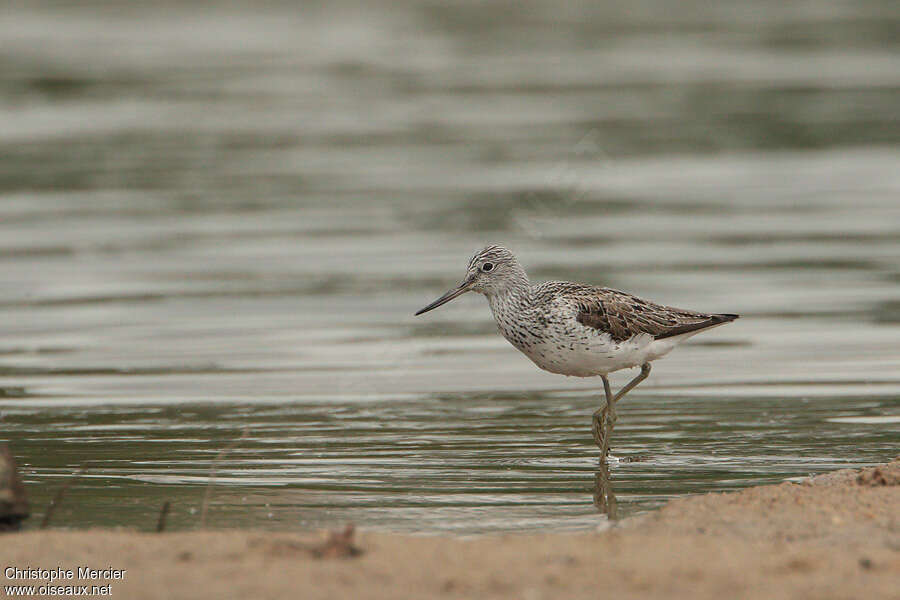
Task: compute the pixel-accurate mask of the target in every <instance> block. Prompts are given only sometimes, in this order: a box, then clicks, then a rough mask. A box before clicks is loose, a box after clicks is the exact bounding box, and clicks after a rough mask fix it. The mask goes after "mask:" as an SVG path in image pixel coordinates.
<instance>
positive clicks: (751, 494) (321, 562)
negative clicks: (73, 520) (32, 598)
mask: <svg viewBox="0 0 900 600" xmlns="http://www.w3.org/2000/svg"><path fill="white" fill-rule="evenodd" d="M898 509H900V458H898V459H895V460H894V461H893V462H891V463H889V464H887V465H882V466H880V467H875V468H867V469H863V470H861V471H851V470H846V471H838V472H835V473H830V474H826V475H821V476H818V477H815V478H812V479H808V480H805V481H802V482H800V483H783V484H780V485H772V486H761V487H756V488H751V489H747V490H743V491H740V492H735V493H719V494H709V495H703V496H694V497H689V498H683V499H678V500H675V501H672V502H670V503H669V504H667V505H666V506H664V507H663V508H662V509H661V510H659V511H656V512H653V513H650V514H647V515H644V516H641V517H637V518H634V519H628V520H625V521H622V522H620V523H619V524H617V525H616V526H614V527H612V528H611V529H609V530H607V531H601V532H592V533H580V534H552V533H547V534H537V535H536V534H527V535H525V534H523V535H503V536H493V535H492V536H483V537H476V538H472V539H461V538H456V537H438V536H406V535H397V534H384V533H374V532H362V533H359V534H357V535H356V537H355V538H354V540H353V542H352V545H353V546H354V547H356V548H358V549H359V550H361V552H362V553H361V554H360V555H359V556H355V557H335V556H334V555H340V554H341V550H343V549H346V546H345V545H342V544H341V543H336V544H332V545H331V546H329V545H328V544H325V545H322V542H323V539H324V538H323V536H322V535H318V534H316V535H303V534H289V533H285V534H277V533H264V532H258V531H224V532H186V533H164V534H148V533H136V532H131V531H125V530H91V531H59V530H57V531H44V532H40V531H31V532H25V533H20V534H8V535H6V536H4V537H3V538H0V539H2V541H3V542H4V543H3V544H2V545H0V563H2V564H3V565H4V567H6V566H10V565H11V566H16V567H19V568H23V567H39V568H55V567H66V568H71V569H77V567H78V566H88V567H91V568H95V569H104V568H110V567H111V568H113V569H126V570H127V571H126V573H125V575H124V580H121V581H103V580H101V581H96V580H95V581H92V582H90V583H91V584H98V583H99V584H107V583H109V584H110V585H111V587H110V588H109V589H110V591H111V594H112V596H113V597H119V598H148V599H149V598H161V597H166V598H285V597H302V598H341V597H366V598H397V597H407V598H457V597H459V598H462V597H466V598H471V597H479V598H558V597H566V598H596V597H598V596H602V597H613V598H617V599H621V598H666V599H669V600H671V599H673V598H691V599H702V598H760V599H762V598H766V599H779V598H798V599H800V598H804V599H806V598H861V597H865V598H896V597H897V590H898V589H900V510H898ZM338 542H340V540H338ZM317 550H318V552H317ZM323 554H324V556H322V555H323ZM9 583H11V582H10V581H9V580H6V581H4V584H5V585H6V584H9ZM15 583H38V584H39V583H40V582H29V581H18V582H15ZM59 583H60V582H56V584H59ZM73 583H74V581H63V582H62V584H63V585H72V584H73Z"/></svg>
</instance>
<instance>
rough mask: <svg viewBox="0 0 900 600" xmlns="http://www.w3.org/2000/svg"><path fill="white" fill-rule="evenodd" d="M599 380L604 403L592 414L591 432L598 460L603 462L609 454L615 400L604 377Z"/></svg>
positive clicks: (614, 418) (614, 417)
mask: <svg viewBox="0 0 900 600" xmlns="http://www.w3.org/2000/svg"><path fill="white" fill-rule="evenodd" d="M600 379H602V380H603V391H604V392H605V393H606V401H605V403H604V404H603V406H602V407H600V408H598V409H597V410H596V411H595V412H594V417H593V419H592V420H591V431H592V432H593V434H594V442H595V443H596V444H597V446H599V447H600V458H601V460H604V461H605V460H606V455H607V454H608V453H609V436H610V435H611V434H612V428H613V423H614V422H615V420H616V406H615V404H616V400H615V398H614V397H613V395H612V390H611V389H610V387H609V379H607V377H606V375H601V376H600Z"/></svg>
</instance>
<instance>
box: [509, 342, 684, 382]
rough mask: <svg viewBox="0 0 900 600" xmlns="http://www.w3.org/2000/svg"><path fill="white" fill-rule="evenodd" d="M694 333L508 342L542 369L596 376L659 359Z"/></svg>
mask: <svg viewBox="0 0 900 600" xmlns="http://www.w3.org/2000/svg"><path fill="white" fill-rule="evenodd" d="M695 333H697V332H691V333H686V334H683V335H679V336H673V337H670V338H664V339H662V340H657V339H654V338H653V336H651V335H647V334H641V335H636V336H634V337H632V338H630V339H628V340H625V341H623V342H613V341H612V339H611V338H610V337H609V336H608V335H605V334H604V335H598V336H594V337H591V338H588V339H584V340H579V341H577V342H576V341H574V340H573V341H569V342H567V343H560V342H558V341H551V340H542V341H540V342H537V343H533V344H528V345H525V344H521V343H519V342H517V341H515V340H509V341H510V342H511V343H512V344H513V345H514V346H516V348H518V349H519V350H521V351H522V353H523V354H525V356H527V357H528V358H530V359H531V360H532V361H533V362H534V364H536V365H537V366H539V367H540V368H542V369H544V370H545V371H550V372H551V373H559V374H561V375H570V376H573V377H596V376H597V375H606V374H608V373H612V372H613V371H618V370H620V369H628V368H631V367H639V366H641V365H643V364H644V363H647V362H650V361H653V360H656V359H658V358H662V357H663V356H665V355H666V354H668V353H669V352H671V351H672V349H673V348H675V346H677V345H678V344H680V343H681V342H683V341H684V340H685V339H687V338H689V337H691V336H692V335H694V334H695Z"/></svg>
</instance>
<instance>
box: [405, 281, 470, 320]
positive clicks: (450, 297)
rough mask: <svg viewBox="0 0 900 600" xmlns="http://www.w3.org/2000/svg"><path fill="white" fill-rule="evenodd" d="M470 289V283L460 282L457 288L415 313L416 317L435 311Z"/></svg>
mask: <svg viewBox="0 0 900 600" xmlns="http://www.w3.org/2000/svg"><path fill="white" fill-rule="evenodd" d="M470 287H471V282H469V281H464V282H462V283H461V284H460V285H459V287H458V288H456V289H453V290H450V291H449V292H447V293H446V294H444V295H443V296H441V297H440V298H438V299H437V300H435V301H434V302H432V303H431V304H429V305H428V306H426V307H425V308H423V309H422V310H420V311H419V312H417V313H416V316H417V317H418V316H419V315H421V314H422V313H426V312H428V311H429V310H432V309H435V308H437V307H438V306H440V305H441V304H446V303H448V302H450V301H451V300H453V299H454V298H456V297H457V296H462V295H463V294H465V293H466V292H468V291H469V289H470Z"/></svg>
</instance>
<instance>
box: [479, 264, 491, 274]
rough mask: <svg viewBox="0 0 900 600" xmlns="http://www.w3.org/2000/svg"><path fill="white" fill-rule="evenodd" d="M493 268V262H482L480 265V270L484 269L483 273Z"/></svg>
mask: <svg viewBox="0 0 900 600" xmlns="http://www.w3.org/2000/svg"><path fill="white" fill-rule="evenodd" d="M493 268H494V263H484V264H483V265H481V270H482V271H484V272H485V273H487V272H488V271H490V270H492V269H493Z"/></svg>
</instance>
